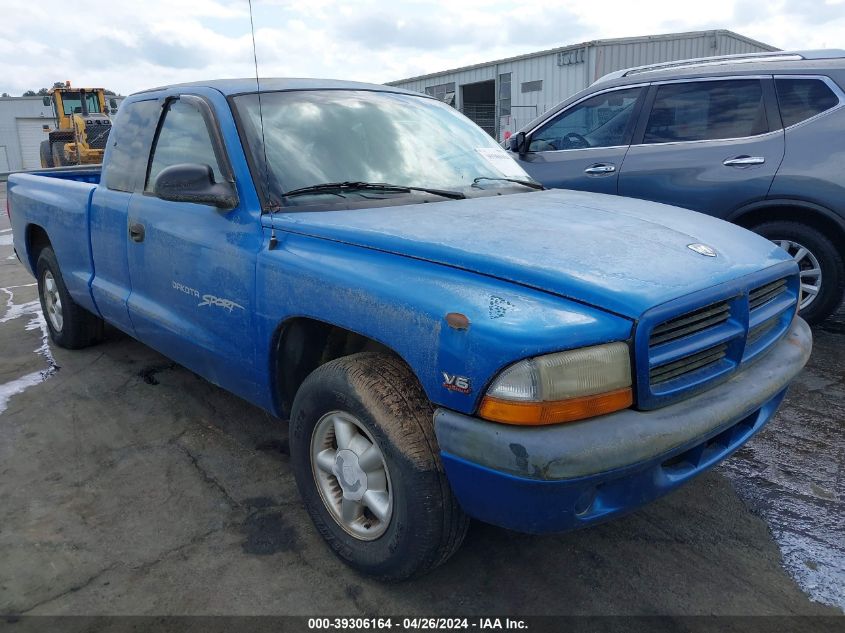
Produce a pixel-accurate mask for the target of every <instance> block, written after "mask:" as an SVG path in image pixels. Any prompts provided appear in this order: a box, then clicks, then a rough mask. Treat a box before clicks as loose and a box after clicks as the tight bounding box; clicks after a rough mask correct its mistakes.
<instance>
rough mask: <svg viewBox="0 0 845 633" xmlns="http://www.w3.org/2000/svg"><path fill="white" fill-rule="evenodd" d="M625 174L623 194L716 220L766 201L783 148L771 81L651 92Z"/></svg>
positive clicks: (671, 85) (669, 85)
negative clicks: (689, 210) (749, 204)
mask: <svg viewBox="0 0 845 633" xmlns="http://www.w3.org/2000/svg"><path fill="white" fill-rule="evenodd" d="M651 90H652V94H651V95H650V98H649V101H652V105H651V106H650V107H649V106H648V104H646V108H648V109H647V111H646V113H645V115H646V116H644V117H642V122H641V125H640V129H639V130H638V131H637V132H636V133H635V135H634V143H633V144H632V145H631V148H630V149H629V150H628V154H627V155H626V156H625V161H624V163H623V165H622V170H621V172H620V175H619V195H622V196H631V197H633V198H644V199H646V200H654V201H656V202H665V203H667V204H673V205H676V206H679V207H686V208H688V209H693V210H695V211H702V212H704V213H707V214H709V215H715V216H717V217H726V216H727V215H728V214H729V213H730V212H731V211H733V210H734V209H736V208H737V207H740V206H742V205H745V204H747V203H750V202H754V201H755V200H762V199H764V198H765V197H766V194H767V193H768V191H769V187H770V186H771V184H772V179H773V178H774V175H775V173H776V172H777V170H778V167H779V166H780V163H781V161H782V160H783V152H784V141H783V130H782V129H781V125H780V116H779V114H778V112H777V104H776V102H775V95H774V87H773V86H772V81H771V78H770V77H768V78H761V77H739V78H736V79H718V80H696V81H688V80H687V81H669V82H664V83H661V84H658V85H655V86H653V87H652V89H651Z"/></svg>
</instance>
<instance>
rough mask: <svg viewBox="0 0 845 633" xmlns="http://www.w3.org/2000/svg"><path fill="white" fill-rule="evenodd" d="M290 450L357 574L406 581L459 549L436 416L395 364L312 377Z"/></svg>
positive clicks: (369, 363)
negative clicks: (442, 460) (439, 446)
mask: <svg viewBox="0 0 845 633" xmlns="http://www.w3.org/2000/svg"><path fill="white" fill-rule="evenodd" d="M290 444H291V463H292V467H293V472H294V476H295V477H296V483H297V486H298V488H299V492H300V494H301V496H302V499H303V501H304V502H305V507H306V509H307V510H308V513H309V515H310V516H311V519H312V520H313V521H314V525H315V526H316V527H317V529H318V530H319V531H320V534H322V536H323V538H324V539H325V540H326V542H327V543H328V544H329V546H330V547H331V548H332V550H333V551H334V553H335V554H336V555H337V556H338V557H340V558H341V559H342V560H343V561H344V562H346V563H347V564H348V565H350V566H351V567H353V568H355V569H357V570H358V571H361V572H363V573H365V574H369V575H373V576H377V577H379V578H382V579H385V580H388V579H390V580H400V579H405V578H409V577H412V576H417V575H420V574H423V573H425V572H427V571H429V570H431V569H433V568H434V567H436V566H438V565H440V564H442V563H443V562H445V561H446V560H447V559H448V558H449V557H450V556H451V555H452V554H453V553H454V552H455V551H456V550H457V549H458V547H460V544H461V542H462V541H463V538H464V536H465V534H466V530H467V526H468V522H469V520H468V518H467V516H466V515H465V514H464V513H463V511H462V510H461V509H460V507H459V506H458V504H457V501H456V499H455V498H454V496H453V495H452V491H451V489H450V487H449V484H448V481H447V480H446V475H445V473H444V472H443V464H442V462H441V460H440V455H439V450H438V448H437V440H436V438H435V436H434V427H433V409H432V406H431V404H430V402H429V401H428V399H427V398H426V396H425V393H424V392H423V390H422V388H421V387H420V385H419V383H418V382H417V380H416V378H415V377H414V375H413V373H412V372H411V371H410V369H409V368H408V367H407V366H406V365H405V364H404V363H402V361H400V360H399V359H397V358H394V357H392V356H389V355H385V354H375V353H362V354H354V355H352V356H347V357H344V358H339V359H337V360H333V361H331V362H328V363H326V364H325V365H322V366H321V367H319V368H318V369H316V370H315V371H314V372H312V373H311V374H310V375H309V376H308V377H307V378H306V379H305V381H304V382H303V383H302V386H301V387H300V388H299V390H298V391H297V394H296V398H295V400H294V403H293V411H292V414H291V423H290Z"/></svg>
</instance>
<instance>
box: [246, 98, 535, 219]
mask: <svg viewBox="0 0 845 633" xmlns="http://www.w3.org/2000/svg"><path fill="white" fill-rule="evenodd" d="M234 102H235V106H236V109H237V112H238V115H239V117H240V120H241V122H242V127H243V129H244V133H245V137H246V138H245V144H246V146H247V149H248V151H249V152H250V153H251V158H252V162H253V164H254V165H256V166H257V167H256V172H257V173H256V174H255V177H256V180H259V179H260V180H264V179H265V174H264V171H263V168H262V166H263V164H264V156H263V151H262V144H261V126H260V121H259V111H258V96H257V95H256V94H247V95H240V96H238V97H235V99H234ZM261 108H262V111H263V116H264V138H265V139H266V145H267V166H268V171H269V173H268V174H267V176H266V179H267V180H269V196H268V197H269V202H270V203H279V202H280V201H281V196H282V194H283V193H284V192H289V191H294V190H297V189H302V188H304V187H311V186H314V185H320V184H323V183H338V182H368V183H373V182H377V183H390V184H392V185H401V186H407V187H425V188H430V189H443V190H451V191H462V192H464V193H466V194H467V195H472V191H473V188H474V190H475V191H480V190H483V189H492V188H499V189H501V188H503V187H507V186H509V187H516V188H517V189H520V190H521V189H525V188H524V187H520V186H519V185H514V183H509V182H507V181H504V180H483V181H478V179H479V178H494V179H502V178H513V179H518V180H527V181H530V180H531V178H530V176H528V174H526V173H525V172H524V171H523V170H522V168H521V167H520V166H519V165H518V164H517V163H516V162H515V161H514V160H513V159H512V158H511V157H510V156H509V155H508V154H507V152H505V151H504V150H503V149H502V148H501V147H500V146H499V145H498V144H497V143H496V142H495V141H494V140H493V138H491V137H490V136H489V135H488V134H487V133H485V132H484V131H483V130H482V129H481V128H479V127H477V126H476V125H475V124H474V123H472V122H471V121H469V120H468V119H466V118H465V117H464V116H463V115H462V114H460V113H459V112H458V111H457V110H455V109H454V108H451V107H449V106H447V105H445V104H443V103H440V102H438V101H435V100H434V99H429V98H426V97H416V96H413V95H404V94H395V93H389V92H371V91H362V90H316V91H315V90H311V91H292V92H270V93H262V94H261ZM474 181H476V182H475V184H474ZM479 183H480V184H479ZM257 184H258V189H259V190H260V191H263V190H265V188H266V185H265V183H264V182H259V183H257ZM525 190H526V191H528V190H529V189H525ZM314 195H322V196H324V197H325V196H327V195H328V196H330V195H331V194H326V193H315V194H314ZM342 195H344V196H346V195H355V194H348V193H346V192H344V193H343V194H342ZM360 195H366V196H368V197H373V196H374V195H375V194H374V192H373V191H364V192H362V193H361V194H360ZM385 195H388V194H385ZM390 195H396V194H390ZM405 195H406V196H407V195H418V194H412V193H405ZM307 198H312V196H297V197H290V198H285V199H284V201H283V203H284V206H289V205H298V204H309V203H311V204H313V199H312V200H310V201H309V200H307ZM336 199H337V198H335V200H336Z"/></svg>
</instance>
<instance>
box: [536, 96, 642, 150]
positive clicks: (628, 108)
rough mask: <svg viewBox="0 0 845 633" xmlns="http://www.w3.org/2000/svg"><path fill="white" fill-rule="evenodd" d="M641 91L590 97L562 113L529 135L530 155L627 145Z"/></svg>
mask: <svg viewBox="0 0 845 633" xmlns="http://www.w3.org/2000/svg"><path fill="white" fill-rule="evenodd" d="M642 90H643V89H642V88H626V89H624V90H615V91H612V92H604V93H602V94H599V95H596V96H595V97H590V98H589V99H585V100H584V101H582V102H580V103H578V104H577V105H574V106H572V107H571V108H569V109H567V110H565V111H564V112H563V113H561V114H560V115H558V116H557V117H556V118H554V119H552V120H551V121H549V122H548V123H546V124H545V125H544V126H543V127H541V128H540V129H539V130H537V131H536V132H534V134H532V135H531V144H530V146H529V151H531V152H548V151H554V150H561V149H584V148H587V147H615V146H617V145H626V144H627V142H628V141H627V138H626V137H627V134H628V129H629V127H630V125H631V123H632V113H633V111H634V105H635V104H636V102H637V98H638V97H639V96H640V94H641V93H642Z"/></svg>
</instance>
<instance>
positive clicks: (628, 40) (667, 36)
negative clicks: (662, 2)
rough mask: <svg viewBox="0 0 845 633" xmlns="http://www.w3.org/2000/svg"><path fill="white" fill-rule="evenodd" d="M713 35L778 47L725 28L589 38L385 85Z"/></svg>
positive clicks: (768, 46)
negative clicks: (596, 49)
mask: <svg viewBox="0 0 845 633" xmlns="http://www.w3.org/2000/svg"><path fill="white" fill-rule="evenodd" d="M715 35H727V36H729V37H732V38H734V39H737V40H741V41H743V42H746V43H747V44H751V45H752V46H757V47H759V48H761V49H763V50H764V51H779V50H780V49H779V48H776V47H774V46H771V45H770V44H764V43H763V42H758V41H757V40H754V39H751V38H750V37H746V36H744V35H740V34H739V33H734V32H733V31H728V30H726V29H716V30H710V31H687V32H685V33H664V34H661V35H643V36H639V37H619V38H612V39H604V40H590V41H587V42H580V43H578V44H567V45H566V46H559V47H557V48H547V49H545V50H542V51H536V52H534V53H525V54H523V55H516V56H514V57H505V58H502V59H496V60H493V61H489V62H482V63H479V64H471V65H469V66H461V67H460V68H450V69H449V70H441V71H438V72H436V73H428V74H426V75H417V76H416V77H408V78H407V79H397V80H395V81H388V82H387V83H386V84H385V85H387V86H396V85H399V84H403V83H407V82H409V81H419V80H422V79H431V78H434V77H440V76H442V75H448V74H452V73H459V72H463V71H465V70H473V69H475V68H484V67H486V66H493V65H494V64H506V63H510V62H516V61H521V60H524V59H532V58H534V57H545V56H546V55H554V54H556V53H561V52H564V51H571V50H578V49H580V48H586V47H591V48H592V47H595V46H608V45H613V44H638V43H642V42H657V41H661V40H677V39H682V38H689V37H705V36H715Z"/></svg>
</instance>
